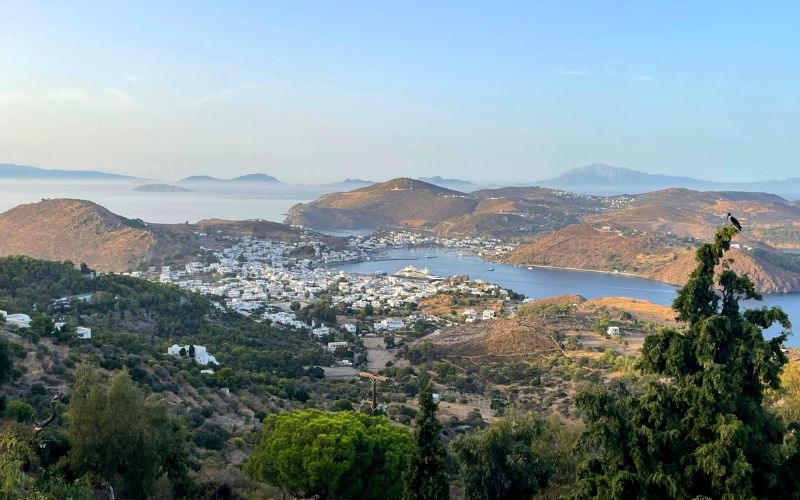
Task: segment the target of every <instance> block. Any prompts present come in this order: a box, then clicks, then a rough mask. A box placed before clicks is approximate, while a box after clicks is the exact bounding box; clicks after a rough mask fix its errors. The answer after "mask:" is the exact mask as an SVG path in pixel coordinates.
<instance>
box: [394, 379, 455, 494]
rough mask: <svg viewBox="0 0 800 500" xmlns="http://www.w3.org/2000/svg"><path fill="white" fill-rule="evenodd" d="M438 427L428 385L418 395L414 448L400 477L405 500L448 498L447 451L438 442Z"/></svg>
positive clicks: (431, 393) (440, 426)
mask: <svg viewBox="0 0 800 500" xmlns="http://www.w3.org/2000/svg"><path fill="white" fill-rule="evenodd" d="M441 430H442V424H440V423H439V421H438V420H437V419H436V403H435V402H434V401H433V390H432V389H431V386H430V384H428V386H427V387H426V388H425V389H423V390H422V391H421V392H420V393H419V413H418V414H417V418H416V420H415V427H414V448H413V449H412V451H411V457H410V459H409V464H408V469H407V470H406V473H405V474H404V476H403V479H404V481H405V495H404V498H405V499H406V500H440V499H447V498H450V485H449V484H448V482H447V451H446V450H445V448H444V445H443V444H442V441H441V439H440V438H439V433H440V432H441Z"/></svg>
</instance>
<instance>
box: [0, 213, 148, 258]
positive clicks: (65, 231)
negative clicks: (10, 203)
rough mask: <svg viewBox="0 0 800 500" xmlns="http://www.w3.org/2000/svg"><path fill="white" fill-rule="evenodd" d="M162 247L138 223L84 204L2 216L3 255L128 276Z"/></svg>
mask: <svg viewBox="0 0 800 500" xmlns="http://www.w3.org/2000/svg"><path fill="white" fill-rule="evenodd" d="M157 244H158V238H157V236H156V234H155V233H154V232H153V231H152V230H150V229H149V228H148V227H147V225H146V224H145V223H143V222H142V221H139V220H131V219H126V218H125V217H121V216H119V215H116V214H114V213H112V212H110V211H109V210H107V209H105V208H103V207H101V206H100V205H97V204H96V203H92V202H90V201H85V200H72V199H53V200H42V201H40V202H38V203H31V204H27V205H20V206H18V207H15V208H12V209H11V210H9V211H7V212H5V213H3V214H0V256H4V255H29V256H31V257H36V258H40V259H47V260H56V261H62V260H72V261H73V262H74V263H76V264H78V263H80V262H85V263H87V264H88V265H89V266H90V267H93V268H96V269H98V270H101V271H124V270H128V269H131V268H134V267H137V266H138V265H139V264H141V263H142V262H144V261H146V260H147V259H148V258H149V257H150V256H151V254H152V252H153V251H154V249H155V247H156V246H157Z"/></svg>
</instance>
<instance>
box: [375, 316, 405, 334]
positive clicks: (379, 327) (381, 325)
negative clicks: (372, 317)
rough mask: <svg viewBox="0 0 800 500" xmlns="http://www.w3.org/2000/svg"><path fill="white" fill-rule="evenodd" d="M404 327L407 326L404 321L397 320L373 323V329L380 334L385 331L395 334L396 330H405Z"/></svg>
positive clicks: (390, 319) (389, 319)
mask: <svg viewBox="0 0 800 500" xmlns="http://www.w3.org/2000/svg"><path fill="white" fill-rule="evenodd" d="M403 326H405V324H404V323H403V320H402V319H397V318H387V319H382V320H380V321H377V322H375V323H373V325H372V327H373V328H374V329H375V331H376V332H380V331H383V330H386V331H389V332H393V331H395V330H400V329H401V328H403Z"/></svg>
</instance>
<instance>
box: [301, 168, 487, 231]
mask: <svg viewBox="0 0 800 500" xmlns="http://www.w3.org/2000/svg"><path fill="white" fill-rule="evenodd" d="M478 202H479V200H478V199H477V198H475V197H473V196H470V195H467V194H464V193H461V192H459V191H453V190H451V189H446V188H442V187H439V186H435V185H433V184H428V183H427V182H422V181H417V180H414V179H408V178H399V179H392V180H390V181H386V182H381V183H378V184H373V185H371V186H367V187H363V188H360V189H355V190H353V191H348V192H346V193H333V194H326V195H323V196H320V197H319V198H317V199H316V200H314V201H313V202H311V203H301V204H298V205H295V206H294V207H292V208H291V210H289V214H288V216H287V218H286V222H287V223H288V224H294V225H302V226H309V227H315V228H326V229H356V228H378V227H388V226H392V227H398V226H404V227H433V226H435V225H436V224H438V223H439V222H442V221H444V220H447V219H451V218H454V217H459V216H462V215H465V214H468V213H471V212H472V210H473V209H474V208H475V207H476V206H477V205H478Z"/></svg>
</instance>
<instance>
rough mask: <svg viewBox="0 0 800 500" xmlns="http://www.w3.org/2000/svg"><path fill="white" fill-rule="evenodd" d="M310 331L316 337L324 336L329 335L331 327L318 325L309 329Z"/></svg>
mask: <svg viewBox="0 0 800 500" xmlns="http://www.w3.org/2000/svg"><path fill="white" fill-rule="evenodd" d="M311 333H313V334H314V335H316V336H317V337H324V336H326V335H330V333H331V329H330V328H328V327H327V326H326V325H319V326H318V327H316V328H314V329H313V330H311Z"/></svg>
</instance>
